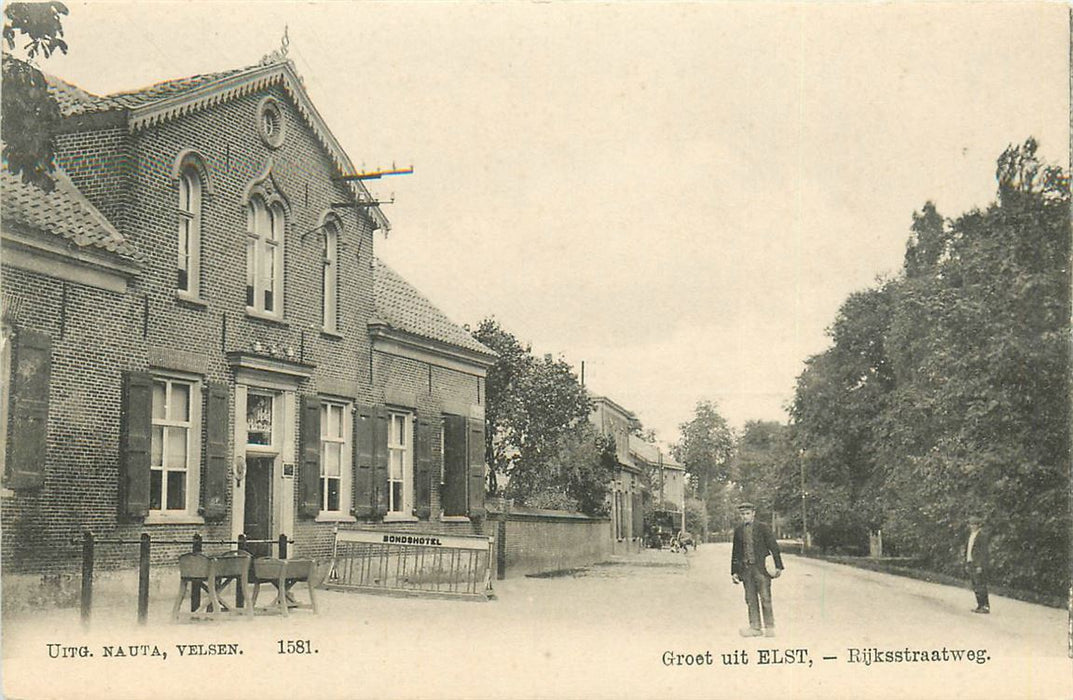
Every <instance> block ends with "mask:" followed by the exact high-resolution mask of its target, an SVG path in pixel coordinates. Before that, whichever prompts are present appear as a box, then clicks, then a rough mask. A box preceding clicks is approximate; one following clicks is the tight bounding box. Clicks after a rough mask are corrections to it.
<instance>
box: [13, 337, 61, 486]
mask: <svg viewBox="0 0 1073 700" xmlns="http://www.w3.org/2000/svg"><path fill="white" fill-rule="evenodd" d="M14 349H15V358H14V359H15V361H14V363H13V365H14V373H13V374H14V376H13V378H12V382H11V385H10V386H11V387H12V397H11V399H12V403H11V404H10V405H11V409H12V410H11V432H10V433H9V435H8V444H9V445H10V446H11V448H10V450H11V451H10V453H9V454H8V462H7V470H8V473H7V485H8V486H9V487H11V488H13V489H32V488H39V487H40V486H42V485H43V484H44V483H45V454H46V451H47V447H48V394H49V377H50V375H51V369H52V339H51V338H49V337H48V336H47V335H46V334H44V333H39V332H37V331H31V330H28V329H24V330H19V331H18V336H17V337H16V342H15V348H14ZM4 381H7V378H6V377H5V378H4ZM0 447H2V446H0Z"/></svg>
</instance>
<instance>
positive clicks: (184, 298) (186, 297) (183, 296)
mask: <svg viewBox="0 0 1073 700" xmlns="http://www.w3.org/2000/svg"><path fill="white" fill-rule="evenodd" d="M175 298H176V299H177V300H178V301H179V303H181V304H183V305H184V306H192V307H194V308H197V309H207V308H209V303H208V302H207V301H205V300H204V299H202V298H201V297H199V296H198V295H197V294H193V293H191V292H185V291H183V290H181V289H176V290H175Z"/></svg>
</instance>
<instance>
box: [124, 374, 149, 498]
mask: <svg viewBox="0 0 1073 700" xmlns="http://www.w3.org/2000/svg"><path fill="white" fill-rule="evenodd" d="M152 434H153V377H152V375H150V374H148V373H146V372H127V373H126V374H125V375H124V378H123V433H122V437H121V454H120V460H119V505H120V510H121V514H122V515H125V516H127V517H130V518H144V517H145V516H146V515H148V513H149V481H150V479H149V472H150V463H151V461H152V454H151V452H152V443H153V439H152Z"/></svg>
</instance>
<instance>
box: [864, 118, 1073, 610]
mask: <svg viewBox="0 0 1073 700" xmlns="http://www.w3.org/2000/svg"><path fill="white" fill-rule="evenodd" d="M996 175H997V180H998V198H997V201H996V202H995V203H994V204H992V205H991V206H989V207H988V208H987V209H985V210H973V211H970V212H968V213H966V214H964V215H962V216H960V217H958V218H957V219H955V220H952V221H949V222H945V223H944V225H943V229H944V233H943V234H942V235H941V238H942V239H943V240H944V241H945V244H944V246H943V250H942V252H941V253H940V254H939V255H936V256H929V258H928V259H927V260H926V264H925V265H922V266H920V267H919V268H918V269H917V270H915V273H916V274H914V275H913V276H909V275H908V274H907V277H906V280H905V281H904V283H903V284H902V285H901V286H900V288H899V292H898V301H897V304H896V311H895V314H894V316H893V319H892V323H891V329H890V333H889V337H888V341H887V344H888V348H889V352H890V354H891V358H892V360H893V362H894V366H895V377H896V385H897V386H896V391H895V392H894V393H893V394H892V396H891V401H890V406H889V409H888V411H887V412H886V414H885V415H884V416H883V420H882V422H881V429H882V431H883V440H882V442H881V456H880V459H881V461H882V463H883V466H884V469H885V472H886V475H887V478H886V487H887V488H886V489H885V496H886V500H887V502H888V503H889V504H890V507H891V517H890V518H889V520H890V528H889V529H890V531H891V533H892V535H894V536H896V537H897V538H898V539H900V540H902V541H905V542H906V543H908V545H909V546H910V547H911V548H912V549H913V550H914V551H916V552H919V553H920V554H921V555H922V556H924V557H925V558H926V559H927V560H928V561H929V562H931V563H932V564H933V565H936V566H938V567H940V568H947V567H949V566H950V564H949V562H952V561H956V560H957V558H958V553H957V548H958V547H959V546H960V545H959V543H958V541H959V534H960V532H961V530H962V529H963V528H964V522H965V519H966V517H967V515H968V514H969V513H971V512H973V511H984V512H986V513H987V515H988V518H989V520H990V521H991V526H992V528H993V529H994V530H995V533H996V535H995V538H994V540H993V542H994V544H993V550H994V555H993V560H994V566H995V569H996V573H997V574H998V575H999V576H1000V577H1001V578H1003V579H1004V580H1006V581H1007V582H1009V583H1012V584H1014V585H1019V586H1026V587H1031V588H1037V589H1043V590H1047V591H1050V592H1058V591H1061V590H1063V589H1064V587H1065V585H1066V581H1067V574H1068V572H1066V571H1065V570H1064V567H1063V566H1062V562H1064V561H1065V557H1066V556H1067V552H1068V538H1069V522H1070V521H1069V512H1068V500H1067V493H1068V492H1067V489H1068V484H1069V481H1068V479H1069V476H1068V475H1069V447H1070V445H1069V420H1070V415H1069V403H1068V393H1067V387H1068V366H1069V346H1068V343H1069V332H1070V329H1069V289H1070V280H1069V255H1070V224H1069V183H1068V179H1067V178H1066V176H1065V174H1064V173H1063V172H1062V171H1061V170H1060V169H1059V168H1056V167H1053V166H1048V165H1046V164H1044V163H1042V162H1041V161H1040V160H1039V158H1038V155H1037V145H1036V143H1035V141H1033V140H1031V139H1029V140H1028V141H1026V142H1025V143H1024V144H1021V145H1018V146H1011V147H1010V148H1008V149H1007V150H1006V151H1005V152H1004V153H1003V155H1002V156H1001V157H1000V159H999V163H998V168H997V172H996ZM907 273H908V269H907Z"/></svg>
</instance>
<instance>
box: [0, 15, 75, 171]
mask: <svg viewBox="0 0 1073 700" xmlns="http://www.w3.org/2000/svg"><path fill="white" fill-rule="evenodd" d="M66 14H67V7H66V6H64V5H63V3H59V2H42V3H25V2H15V3H9V4H8V5H7V6H6V7H5V8H4V29H3V34H4V55H3V86H2V90H0V119H2V133H0V139H2V140H3V142H4V148H3V158H4V163H5V164H6V165H7V168H8V170H10V171H11V172H12V173H13V174H15V175H21V176H22V180H23V182H26V183H28V184H34V185H37V186H38V187H40V188H41V189H43V190H45V191H51V190H52V188H53V187H54V182H53V179H52V172H53V170H54V169H55V163H54V155H55V154H54V150H53V145H52V137H53V134H55V132H56V129H57V127H58V126H59V122H60V109H59V106H58V105H57V104H56V100H55V99H54V98H53V97H52V96H51V95H50V94H49V91H48V84H47V82H46V80H45V76H44V74H43V73H42V72H41V71H40V70H39V69H38V68H37V66H36V65H35V61H36V60H37V58H38V57H39V56H40V57H42V58H48V57H50V56H51V55H52V54H53V53H54V52H55V51H60V52H61V53H67V43H66V42H65V41H64V40H63V38H62V37H63V24H62V21H61V17H62V16H63V15H66ZM22 39H25V43H24V44H21V45H20V46H17V44H18V43H19V42H21V40H22ZM16 49H18V50H20V51H21V52H22V53H23V55H24V56H25V60H22V59H20V58H18V57H16V56H15V55H13V54H12V51H15V50H16Z"/></svg>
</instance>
